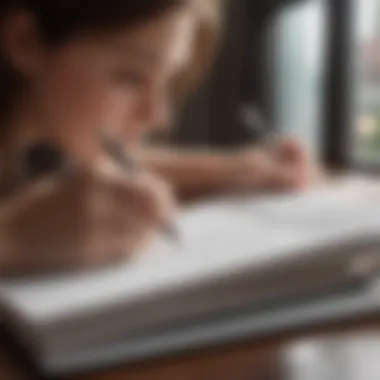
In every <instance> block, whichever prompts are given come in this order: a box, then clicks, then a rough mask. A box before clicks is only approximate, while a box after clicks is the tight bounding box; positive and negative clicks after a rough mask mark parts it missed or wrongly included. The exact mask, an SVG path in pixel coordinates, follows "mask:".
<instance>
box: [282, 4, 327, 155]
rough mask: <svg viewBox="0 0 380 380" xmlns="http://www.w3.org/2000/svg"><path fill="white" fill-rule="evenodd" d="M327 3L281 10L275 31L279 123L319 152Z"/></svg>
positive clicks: (286, 130)
mask: <svg viewBox="0 0 380 380" xmlns="http://www.w3.org/2000/svg"><path fill="white" fill-rule="evenodd" d="M325 5H326V3H325V1H324V0H312V1H306V2H303V3H300V4H297V5H293V6H289V7H288V8H285V9H284V11H283V12H281V13H279V15H278V16H277V20H276V23H275V28H276V29H275V30H276V41H277V46H276V59H277V62H278V63H277V69H276V78H277V79H276V83H277V88H276V94H277V99H276V103H277V115H278V121H277V122H278V125H279V126H280V128H281V129H282V131H284V132H286V133H292V134H294V135H296V136H297V137H298V138H299V139H301V140H302V141H303V142H304V144H305V145H306V146H307V147H308V148H309V151H310V152H311V154H312V155H313V156H314V157H316V156H317V155H318V153H319V145H320V144H319V143H320V135H321V133H320V128H319V126H320V124H321V116H322V108H321V107H322V95H323V94H322V92H323V84H324V74H325V36H326V34H325V31H326V26H325V23H326V14H327V10H326V6H325Z"/></svg>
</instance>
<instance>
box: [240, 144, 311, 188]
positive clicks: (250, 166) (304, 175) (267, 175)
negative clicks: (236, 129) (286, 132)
mask: <svg viewBox="0 0 380 380" xmlns="http://www.w3.org/2000/svg"><path fill="white" fill-rule="evenodd" d="M310 167H311V166H310V164H309V158H308V155H307V153H306V151H305V149H304V148H303V147H302V145H301V144H300V143H299V142H297V141H296V140H292V139H283V140H281V141H279V142H278V143H276V144H275V146H274V147H273V148H272V149H271V150H270V151H269V150H266V149H264V148H257V147H256V148H253V149H250V150H247V151H244V152H242V153H239V154H238V160H237V164H236V168H237V170H236V173H237V174H236V178H235V188H236V189H238V190H239V189H240V190H242V191H251V190H257V189H259V190H267V191H268V190H274V191H278V190H280V191H281V190H298V189H302V188H305V187H307V186H308V184H309V182H310V176H311V169H310Z"/></svg>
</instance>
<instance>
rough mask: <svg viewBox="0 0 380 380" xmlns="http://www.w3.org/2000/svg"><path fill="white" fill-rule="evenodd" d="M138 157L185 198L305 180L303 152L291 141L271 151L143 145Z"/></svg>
mask: <svg viewBox="0 0 380 380" xmlns="http://www.w3.org/2000/svg"><path fill="white" fill-rule="evenodd" d="M137 157H138V159H139V160H140V162H141V163H142V165H143V166H145V167H146V168H148V169H149V170H151V171H153V172H156V173H157V174H160V175H161V176H163V177H164V178H165V179H166V180H168V181H169V182H170V183H171V184H172V185H173V187H174V188H175V189H176V191H177V194H178V195H179V196H180V198H182V199H185V200H187V199H193V198H196V197H199V196H204V195H212V194H216V193H220V192H223V191H247V190H248V191H254V190H259V189H261V190H262V189H271V188H274V189H291V188H299V187H302V186H304V185H305V184H306V182H307V179H306V178H307V172H308V167H307V157H306V154H305V152H304V150H303V148H302V147H301V146H300V145H299V144H298V143H297V142H294V141H290V140H284V141H283V142H281V143H280V144H279V145H278V147H277V149H275V151H274V152H272V153H271V154H270V153H269V152H268V151H266V150H265V149H262V148H257V147H256V148H251V149H244V150H243V149H241V150H237V151H232V152H226V151H225V152H223V151H215V150H214V151H213V150H206V149H204V150H183V149H181V150H180V149H175V148H170V147H142V148H140V149H138V151H137Z"/></svg>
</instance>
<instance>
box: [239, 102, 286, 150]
mask: <svg viewBox="0 0 380 380" xmlns="http://www.w3.org/2000/svg"><path fill="white" fill-rule="evenodd" d="M240 119H241V122H242V124H243V127H244V128H245V129H246V131H247V132H248V133H249V134H250V135H251V136H252V137H254V138H255V139H257V141H258V142H259V143H260V144H262V145H264V148H266V149H268V150H274V149H275V146H276V143H277V141H278V137H279V136H278V133H277V132H276V131H274V129H273V128H272V127H271V126H270V125H269V123H268V122H267V120H266V119H265V117H264V115H263V114H262V113H261V112H260V110H259V109H258V108H257V107H255V106H253V105H246V106H243V107H242V108H241V112H240Z"/></svg>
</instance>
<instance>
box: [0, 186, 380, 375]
mask: <svg viewBox="0 0 380 380" xmlns="http://www.w3.org/2000/svg"><path fill="white" fill-rule="evenodd" d="M177 224H178V230H179V233H180V241H179V242H175V243H173V242H170V241H167V240H166V239H165V237H162V236H161V237H158V238H157V240H156V241H155V242H154V243H153V244H152V245H151V246H150V247H149V248H148V249H146V250H145V251H144V252H139V253H137V254H136V255H135V256H134V257H133V258H132V259H130V260H129V261H128V262H125V263H117V264H116V265H115V266H114V267H108V268H105V269H102V270H99V271H93V272H82V273H71V274H67V275H61V276H59V277H44V278H29V279H25V278H24V279H14V280H7V281H3V282H2V283H0V305H1V312H2V319H4V322H5V324H6V326H7V328H8V329H9V330H10V331H12V333H13V334H14V336H15V338H16V339H17V340H18V341H19V342H20V343H21V344H22V345H23V346H24V347H25V348H26V350H27V351H28V352H29V353H30V355H31V356H32V358H33V359H34V360H35V361H36V362H37V363H38V364H39V366H40V367H41V368H43V369H44V370H45V371H48V372H55V373H61V372H68V371H74V370H80V369H85V368H88V367H95V366H98V365H108V364H112V363H116V362H118V361H120V360H122V361H130V360H140V359H143V358H146V357H150V356H152V355H158V354H162V353H165V352H169V351H177V350H182V349H189V348H196V347H200V346H202V345H205V344H213V343H216V342H217V341H223V340H228V339H237V338H243V337H247V336H249V334H251V335H252V334H260V333H264V332H270V331H275V330H276V331H278V329H281V328H288V327H290V326H294V325H298V324H303V323H309V322H313V323H314V322H317V321H318V320H319V319H323V318H329V317H341V316H342V315H344V314H345V313H346V314H347V313H356V312H367V311H368V310H369V309H373V308H379V309H380V297H379V296H378V295H380V292H375V290H374V289H375V288H376V286H377V288H378V287H379V286H378V285H377V284H378V282H376V278H377V274H378V273H377V272H378V269H380V256H379V255H378V254H377V253H378V249H379V248H380V186H379V185H378V183H377V182H376V181H370V180H365V179H364V180H356V179H355V180H345V181H342V182H341V183H338V184H334V185H330V186H328V187H327V186H326V187H323V188H319V189H314V190H308V191H306V192H300V193H296V194H289V195H268V196H257V197H253V196H252V197H244V198H239V199H237V198H232V197H231V198H224V199H216V200H213V201H207V202H206V201H205V202H202V203H198V204H195V205H192V206H190V207H187V208H186V209H184V210H183V211H182V212H181V214H180V216H179V218H178V221H177ZM369 284H370V285H369ZM363 286H364V287H365V289H366V293H365V296H363V295H362V294H364V293H360V292H362V291H363V289H364V288H363ZM369 286H370V288H369ZM377 288H376V290H377ZM348 289H350V292H349V293H347V292H348ZM359 289H360V292H359V293H360V294H359V293H357V292H358V291H359ZM368 289H370V293H371V297H372V296H373V295H376V299H379V301H377V303H376V302H375V301H374V300H373V298H369V296H368V294H369V293H368V292H367V291H369V290H368ZM374 292H375V293H374ZM363 297H364V298H363Z"/></svg>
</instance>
